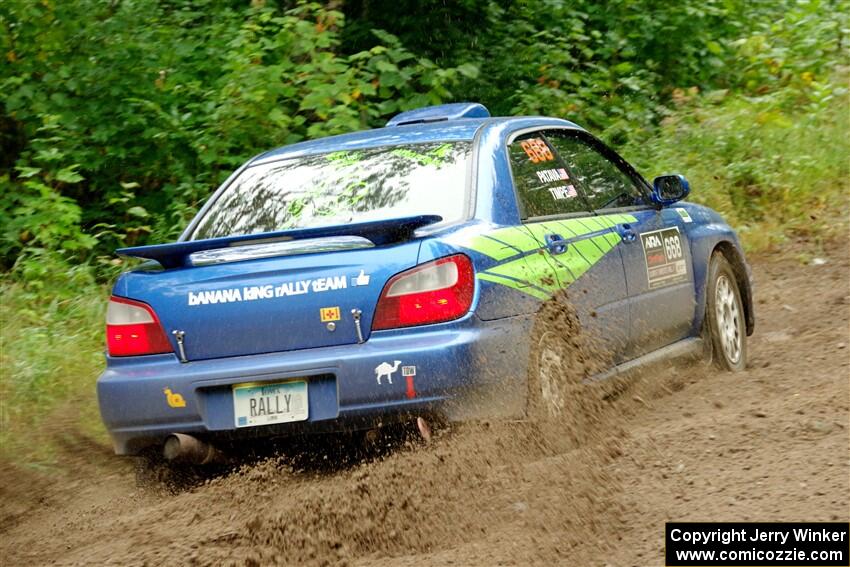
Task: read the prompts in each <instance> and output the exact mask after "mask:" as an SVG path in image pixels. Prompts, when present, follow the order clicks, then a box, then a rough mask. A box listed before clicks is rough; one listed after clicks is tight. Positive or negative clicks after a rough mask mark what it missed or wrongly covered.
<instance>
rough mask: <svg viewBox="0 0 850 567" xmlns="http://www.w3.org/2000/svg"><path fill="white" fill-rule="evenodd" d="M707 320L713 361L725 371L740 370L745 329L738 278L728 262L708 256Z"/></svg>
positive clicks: (718, 256) (743, 361) (743, 362)
mask: <svg viewBox="0 0 850 567" xmlns="http://www.w3.org/2000/svg"><path fill="white" fill-rule="evenodd" d="M705 317H706V322H707V328H708V335H709V340H710V342H711V354H712V359H713V360H714V363H715V364H716V365H717V366H719V367H720V368H722V369H724V370H729V371H732V372H740V371H741V370H743V369H744V368H745V367H746V365H747V332H746V324H745V321H744V305H743V302H742V301H741V291H740V289H738V281H737V279H736V278H735V272H734V271H733V270H732V266H731V265H730V264H729V261H728V260H726V258H725V257H724V256H723V255H722V254H720V253H715V254H714V255H713V256H712V257H711V263H710V264H709V268H708V289H707V290H706V313H705Z"/></svg>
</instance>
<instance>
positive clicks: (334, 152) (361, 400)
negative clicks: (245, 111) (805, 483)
mask: <svg viewBox="0 0 850 567" xmlns="http://www.w3.org/2000/svg"><path fill="white" fill-rule="evenodd" d="M688 192H689V187H688V183H687V181H686V180H685V179H684V177H682V176H679V175H668V176H662V177H658V178H656V179H655V181H654V184H653V185H652V186H650V185H649V184H647V182H646V181H644V179H643V178H642V177H641V176H640V175H639V174H638V173H637V172H636V171H635V170H634V169H633V168H632V167H631V166H630V165H629V164H628V163H626V162H625V161H624V160H623V159H622V158H621V157H619V156H618V155H617V154H616V153H614V152H613V151H612V150H611V149H609V148H608V147H606V146H605V145H604V144H602V143H601V142H600V141H599V140H597V139H596V138H594V137H593V136H591V135H590V134H588V133H587V132H586V131H585V130H583V129H582V128H580V127H578V126H576V125H575V124H573V123H571V122H567V121H565V120H560V119H555V118H542V117H510V118H491V117H490V114H489V112H488V111H487V109H486V108H484V107H483V106H481V105H480V104H474V103H456V104H447V105H443V106H436V107H428V108H422V109H418V110H413V111H409V112H404V113H402V114H399V115H398V116H396V117H394V118H393V119H392V120H390V121H389V122H388V123H387V125H386V127H384V128H380V129H376V130H369V131H363V132H356V133H352V134H346V135H341V136H334V137H329V138H324V139H321V140H314V141H308V142H303V143H298V144H294V145H291V146H286V147H283V148H279V149H276V150H273V151H270V152H267V153H264V154H261V155H259V156H257V157H255V158H253V159H251V160H250V161H249V162H248V163H246V164H245V165H243V166H242V167H241V168H240V169H239V170H238V171H236V172H235V173H234V174H233V175H232V176H231V177H230V178H229V179H228V180H227V181H226V182H225V183H224V184H223V185H222V186H221V187H220V188H219V189H218V190H217V191H216V192H215V193H214V194H213V196H212V197H211V198H210V199H209V201H208V202H207V203H206V205H205V206H204V207H203V208H202V209H201V211H200V212H199V213H198V215H197V216H196V217H195V219H194V220H193V221H192V222H191V224H190V225H189V226H188V228H187V229H186V230H185V232H184V233H183V234H182V236H181V237H180V239H179V240H178V242H176V243H172V244H163V245H154V246H142V247H136V248H128V249H122V250H119V251H118V253H119V254H122V255H125V256H133V257H138V258H144V259H147V260H149V261H148V262H145V263H144V264H142V265H141V266H140V267H139V268H137V269H134V270H132V271H129V272H127V273H124V274H123V275H122V276H121V277H120V278H119V279H118V281H117V282H116V283H115V287H114V289H113V295H112V298H111V299H110V302H109V307H108V311H107V321H106V333H107V350H108V353H107V368H106V370H105V372H104V373H103V375H102V376H101V377H100V379H99V380H98V384H97V391H98V399H99V403H100V411H101V415H102V417H103V420H104V422H105V424H106V426H107V428H108V430H109V432H110V434H111V436H112V439H113V440H114V446H115V450H116V452H117V453H119V454H124V455H132V454H138V453H140V452H142V451H143V450H147V449H153V448H160V447H163V446H165V447H168V446H169V443H170V444H171V447H172V450H171V451H170V456H174V455H179V454H181V452H182V451H184V446H186V445H187V444H188V445H189V446H191V447H192V448H194V449H197V447H199V446H200V447H202V448H205V449H206V448H209V447H211V446H226V445H231V446H233V445H236V444H240V443H243V442H245V441H247V440H249V439H252V438H258V437H264V438H268V437H282V436H288V435H293V434H301V433H305V432H319V431H340V430H357V429H367V428H371V427H375V425H376V424H380V423H391V422H394V421H398V420H402V419H411V418H414V417H416V416H430V415H440V416H441V417H445V418H448V419H464V418H468V417H474V416H475V412H476V411H478V409H481V411H486V412H489V413H491V414H494V413H495V414H499V415H506V416H522V415H524V414H525V412H526V410H527V407H528V404H529V400H534V399H539V400H541V401H542V404H543V406H544V407H547V408H548V410H549V411H550V412H558V411H560V410H561V408H563V407H564V402H565V400H564V399H563V395H562V391H561V390H559V389H558V387H557V384H556V383H555V382H556V381H557V380H558V379H560V378H559V376H558V373H559V372H562V370H563V367H564V362H565V361H564V360H563V359H562V357H563V356H564V354H563V352H562V351H561V350H559V348H558V346H557V335H558V332H559V331H561V332H569V329H561V330H559V329H557V328H556V329H554V330H553V329H552V328H551V325H550V326H549V328H547V327H546V325H544V324H542V323H541V322H540V321H539V318H540V313H541V312H542V311H543V309H542V307H544V306H545V305H546V304H547V303H548V302H551V301H554V300H556V299H557V298H558V297H562V296H563V293H564V292H561V290H564V289H565V290H566V292H565V293H566V296H567V297H568V298H569V299H570V302H571V303H572V304H573V305H574V306H575V310H576V313H577V314H578V315H577V316H578V319H579V321H580V324H581V327H582V332H583V333H587V334H588V336H593V337H595V338H596V340H597V341H598V343H599V344H600V345H601V346H602V347H603V348H604V350H605V352H607V353H608V355H609V356H608V359H609V362H610V364H609V367H608V368H607V369H606V370H605V372H603V373H602V374H601V375H603V376H609V375H611V374H616V373H618V372H621V371H623V370H624V369H628V368H631V367H635V366H640V365H641V364H642V363H644V362H647V361H651V360H658V359H659V358H666V357H671V356H675V355H680V354H684V353H701V352H706V353H709V354H710V356H711V357H712V358H713V359H714V361H715V362H716V363H718V364H719V365H720V366H722V367H724V368H726V369H728V370H733V371H735V370H740V369H742V368H743V367H744V365H745V362H746V355H747V343H746V337H747V336H748V335H750V334H751V333H752V330H753V323H754V317H753V302H752V293H751V277H750V270H749V268H748V266H747V264H746V262H745V260H744V254H743V252H742V250H741V246H740V244H739V242H738V239H737V237H736V235H735V233H734V232H733V230H732V229H731V228H730V227H729V226H728V225H727V224H726V223H725V222H724V221H723V219H722V218H721V217H720V216H719V215H718V214H717V213H716V212H714V211H713V210H711V209H708V208H706V207H702V206H698V205H694V204H690V203H685V202H680V200H681V199H683V198H685V197H686V196H687V195H688ZM553 298H555V299H553ZM592 378H593V377H590V379H592ZM472 392H476V393H477V394H476V395H478V396H480V395H483V394H486V393H487V392H489V393H491V394H492V395H491V396H490V397H491V398H492V399H490V400H489V401H488V402H487V403H486V404H476V403H474V402H473V401H467V400H472V398H473V396H471V395H469V394H471V393H472ZM476 406H480V408H477V407H476ZM167 441H168V442H167ZM166 453H167V456H168V453H169V451H168V449H166Z"/></svg>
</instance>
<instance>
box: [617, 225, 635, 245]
mask: <svg viewBox="0 0 850 567" xmlns="http://www.w3.org/2000/svg"><path fill="white" fill-rule="evenodd" d="M617 234H619V235H620V238H622V239H623V242H634V241H635V240H636V239H637V233H636V232H635V231H634V230H632V227H631V225H628V224H618V225H617Z"/></svg>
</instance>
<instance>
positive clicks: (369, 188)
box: [192, 142, 472, 240]
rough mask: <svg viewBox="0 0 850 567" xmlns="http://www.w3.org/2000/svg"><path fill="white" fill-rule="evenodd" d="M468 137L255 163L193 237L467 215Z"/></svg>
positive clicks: (204, 219)
mask: <svg viewBox="0 0 850 567" xmlns="http://www.w3.org/2000/svg"><path fill="white" fill-rule="evenodd" d="M471 145H472V144H471V143H470V142H434V143H425V144H409V145H399V146H391V147H381V148H372V149H365V150H350V151H340V152H333V153H328V154H321V155H313V156H306V157H300V158H293V159H287V160H281V161H274V162H269V163H264V164H261V165H255V166H252V167H249V168H247V169H245V171H243V172H242V173H241V174H240V175H239V177H237V178H236V179H235V180H234V181H233V182H232V183H231V184H230V185H229V186H228V187H227V189H226V190H225V191H224V192H223V193H222V194H221V195H220V196H219V198H218V199H216V201H215V202H214V203H213V204H212V206H210V208H209V209H208V210H207V211H206V214H205V215H204V217H203V218H202V219H201V221H200V222H199V223H198V226H197V228H196V229H195V232H194V234H193V235H192V240H198V239H203V238H215V237H219V236H237V235H242V234H254V233H259V232H273V231H276V230H285V229H289V228H308V227H316V226H328V225H339V224H348V223H351V222H362V221H369V220H379V219H388V218H396V217H405V216H412V215H440V216H441V217H443V220H444V221H454V220H459V219H461V218H463V217H464V215H465V212H466V199H467V198H466V170H467V162H468V161H469V153H470V147H471Z"/></svg>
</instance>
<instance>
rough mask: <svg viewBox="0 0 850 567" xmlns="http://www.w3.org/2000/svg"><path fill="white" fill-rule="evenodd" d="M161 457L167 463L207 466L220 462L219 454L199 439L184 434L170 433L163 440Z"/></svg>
mask: <svg viewBox="0 0 850 567" xmlns="http://www.w3.org/2000/svg"><path fill="white" fill-rule="evenodd" d="M162 455H163V456H164V457H165V459H166V460H167V461H169V462H175V463H188V464H192V465H208V464H210V463H214V462H218V461H220V460H221V457H222V455H221V453H220V452H219V451H218V449H216V448H215V447H213V446H212V445H210V444H209V443H204V442H203V441H201V440H200V439H197V438H195V437H192V436H191V435H186V434H184V433H172V434H171V435H169V436H168V439H166V440H165V445H163V447H162Z"/></svg>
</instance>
